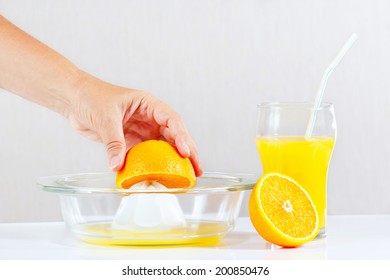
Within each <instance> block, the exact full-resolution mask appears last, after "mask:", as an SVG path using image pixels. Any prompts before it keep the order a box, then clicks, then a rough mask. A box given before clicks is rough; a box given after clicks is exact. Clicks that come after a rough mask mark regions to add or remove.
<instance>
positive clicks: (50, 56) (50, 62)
mask: <svg viewBox="0 0 390 280" xmlns="http://www.w3.org/2000/svg"><path fill="white" fill-rule="evenodd" d="M84 76H85V74H84V73H83V72H82V71H80V70H79V69H78V68H77V67H75V66H74V65H73V64H72V63H71V62H70V61H68V60H67V59H66V58H64V57H63V56H61V55H60V54H58V53H57V52H55V51H54V50H52V49H50V48H49V47H47V46H46V45H44V44H42V43H41V42H39V41H38V40H36V39H34V38H33V37H31V36H29V35H28V34H27V33H25V32H23V31H22V30H20V29H19V28H17V27H16V26H14V25H13V24H12V23H10V22H9V21H7V20H6V19H5V18H4V17H2V16H0V87H1V88H4V89H6V90H8V91H11V92H13V93H15V94H17V95H19V96H22V97H24V98H26V99H29V100H31V101H33V102H35V103H38V104H41V105H43V106H45V107H48V108H49V109H51V110H54V111H56V112H58V113H60V114H62V115H65V116H66V115H67V110H68V107H69V103H70V102H72V101H71V100H72V98H73V96H72V95H76V94H77V88H79V86H80V83H82V80H83V77H84Z"/></svg>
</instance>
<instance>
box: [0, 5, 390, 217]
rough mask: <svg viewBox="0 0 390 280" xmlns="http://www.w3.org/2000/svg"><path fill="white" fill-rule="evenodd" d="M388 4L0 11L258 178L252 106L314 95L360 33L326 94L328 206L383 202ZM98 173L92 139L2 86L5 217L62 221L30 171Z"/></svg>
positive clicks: (378, 208) (206, 153) (227, 166)
mask: <svg viewBox="0 0 390 280" xmlns="http://www.w3.org/2000/svg"><path fill="white" fill-rule="evenodd" d="M389 11H390V2H389V1H386V0H371V1H368V0H367V1H364V0H343V1H341V0H331V1H329V0H318V1H310V0H306V1H304V0H296V1H287V0H285V1H281V0H279V1H276V0H274V1H268V0H235V1H234V0H224V1H220V0H200V1H199V0H187V1H183V0H182V1H180V0H165V1H158V0H147V1H146V0H143V1H135V0H123V1H105V0H99V1H96V0H89V1H86V0H84V1H77V0H57V1H50V0H12V1H6V0H0V13H1V14H2V15H4V16H5V17H7V18H8V19H9V20H11V21H13V22H14V23H15V24H17V25H18V26H19V27H21V28H22V29H24V30H25V31H27V32H29V33H30V34H32V35H33V36H35V37H36V38H38V39H40V40H41V41H43V42H44V43H46V44H48V45H49V46H51V47H52V48H54V49H56V50H57V51H59V52H60V53H62V54H63V55H65V56H66V57H68V58H69V59H70V60H72V61H73V62H74V63H75V64H77V65H78V66H79V67H81V68H82V69H84V70H86V71H88V72H90V73H92V74H94V75H96V76H98V77H100V78H102V79H105V80H107V81H109V82H112V83H117V84H120V85H124V86H127V87H130V88H137V89H143V90H147V91H150V92H151V93H153V94H154V95H156V96H157V97H159V98H161V99H163V100H164V101H166V102H167V103H169V104H170V105H171V106H172V107H174V108H175V109H176V110H177V111H178V112H179V113H180V114H181V115H182V117H183V119H184V121H185V123H186V125H187V127H188V129H189V131H190V132H191V134H192V136H193V137H194V139H195V141H196V143H197V145H198V148H199V152H200V156H201V161H202V163H203V167H204V169H205V170H207V171H224V172H245V173H255V174H257V175H260V174H261V165H260V161H259V158H258V155H257V152H256V148H255V144H254V136H255V119H256V103H259V102H263V101H275V100H279V101H307V100H314V97H315V94H316V90H317V87H318V84H319V81H320V79H321V75H322V72H323V70H324V69H325V68H326V66H327V65H328V63H329V62H330V61H331V59H332V58H333V56H334V55H335V54H336V53H337V51H338V50H339V48H340V47H341V46H342V45H343V43H344V42H345V41H346V40H347V38H348V37H349V36H350V35H351V33H353V32H356V33H357V34H358V35H359V39H358V41H357V43H356V44H355V45H354V46H353V48H352V49H351V50H350V52H349V53H348V54H347V56H346V57H345V59H344V60H343V61H342V63H341V64H340V65H339V67H338V68H337V69H336V70H335V71H334V73H333V75H332V77H331V78H330V80H329V84H328V87H327V90H326V93H325V95H326V97H325V99H326V101H330V102H333V103H334V104H335V110H336V116H337V122H338V139H337V144H336V148H335V151H334V155H333V158H332V163H331V167H330V170H329V182H328V195H329V199H328V209H329V213H330V214H358V213H359V214H361V213H363V214H371V213H379V214H380V213H387V214H389V213H390V203H389V202H388V200H389V198H390V188H389V182H390V172H389V171H390V168H389V164H388V157H389V156H390V146H389V145H388V142H389V140H388V139H389V137H390V125H389V114H390V113H389V110H388V106H389V105H390V102H389V87H388V85H389V80H390V77H389V74H390V71H389V67H390V54H389V50H390V36H389V33H390V17H389ZM0 75H1V72H0ZM105 170H108V167H107V163H106V155H105V152H104V149H103V147H102V146H101V145H100V144H97V143H93V142H90V141H89V140H86V139H84V138H83V137H82V136H79V135H77V134H76V133H75V132H73V130H72V129H71V128H70V126H69V124H68V123H67V121H66V120H65V119H63V118H62V117H60V116H58V115H56V114H55V113H52V112H50V111H48V110H47V109H45V108H42V107H39V106H37V105H35V104H33V103H30V102H28V101H25V100H22V99H21V98H19V97H17V96H15V95H13V94H10V93H7V92H5V91H0V222H9V221H11V222H14V221H15V222H16V221H50V220H58V219H60V212H59V204H58V201H57V198H56V197H55V195H53V194H48V193H44V192H42V191H41V190H39V189H37V187H36V185H35V181H36V179H37V178H38V177H39V176H45V175H54V174H64V173H72V172H87V171H105ZM245 209H246V205H243V212H242V214H244V215H245Z"/></svg>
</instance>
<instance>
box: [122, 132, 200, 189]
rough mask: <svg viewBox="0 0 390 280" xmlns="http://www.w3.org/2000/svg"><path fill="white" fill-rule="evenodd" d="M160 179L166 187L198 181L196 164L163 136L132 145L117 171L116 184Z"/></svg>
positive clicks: (186, 185) (132, 183) (187, 185)
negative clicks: (183, 155) (194, 165)
mask: <svg viewBox="0 0 390 280" xmlns="http://www.w3.org/2000/svg"><path fill="white" fill-rule="evenodd" d="M142 181H150V182H158V183H160V184H163V185H164V186H165V187H167V188H190V187H193V186H194V185H195V183H196V177H195V172H194V168H193V166H192V164H191V161H190V160H189V159H188V158H183V157H181V156H180V154H179V152H178V151H177V149H176V147H174V146H173V145H171V144H169V143H168V142H165V141H162V140H147V141H144V142H141V143H138V144H137V145H135V146H134V147H132V148H131V149H130V150H129V151H128V153H127V155H126V159H125V163H124V166H123V168H122V169H121V170H120V171H118V172H117V174H116V186H117V187H118V188H120V189H128V188H130V187H131V186H132V185H134V184H136V183H139V182H142Z"/></svg>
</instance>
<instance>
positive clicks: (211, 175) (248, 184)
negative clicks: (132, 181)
mask: <svg viewBox="0 0 390 280" xmlns="http://www.w3.org/2000/svg"><path fill="white" fill-rule="evenodd" d="M113 175H114V173H113V172H91V173H73V174H66V175H55V176H45V177H40V178H38V180H37V185H38V187H39V188H41V189H42V190H44V191H47V192H54V193H58V194H122V195H126V194H140V193H148V194H150V193H160V194H161V193H170V194H172V193H174V194H180V193H220V192H232V191H245V190H251V189H253V187H254V185H255V183H256V181H257V179H255V178H256V177H255V175H254V174H247V173H234V174H232V173H224V172H204V173H203V175H202V176H201V177H199V178H202V179H217V180H218V179H219V180H229V181H230V182H231V184H228V185H223V186H195V187H193V188H170V189H159V190H153V191H145V190H140V189H137V190H130V189H118V188H116V187H115V186H111V187H108V186H107V187H82V186H77V185H75V184H74V183H75V182H80V181H81V180H83V179H84V180H86V179H96V178H99V176H100V177H103V176H113ZM72 182H73V183H72ZM225 184H226V183H225Z"/></svg>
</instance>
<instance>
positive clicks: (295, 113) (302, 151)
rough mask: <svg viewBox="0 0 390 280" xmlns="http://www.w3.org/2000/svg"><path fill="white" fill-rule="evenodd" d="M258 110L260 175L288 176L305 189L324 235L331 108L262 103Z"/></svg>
mask: <svg viewBox="0 0 390 280" xmlns="http://www.w3.org/2000/svg"><path fill="white" fill-rule="evenodd" d="M257 110H258V116H257V131H256V146H257V149H258V152H259V154H260V158H261V163H262V167H263V172H264V173H269V172H278V173H281V174H284V175H287V176H289V177H291V178H293V179H294V180H295V181H296V182H298V183H299V184H300V185H301V186H302V187H303V188H305V190H306V191H307V193H308V194H309V195H310V197H311V199H312V200H313V203H314V205H315V207H316V209H317V212H318V217H319V226H320V232H319V234H318V236H319V237H323V236H326V213H327V211H326V185H327V174H328V166H329V162H330V158H331V155H332V151H333V147H334V145H335V140H336V132H337V128H336V119H335V114H334V109H333V105H332V104H331V103H322V105H321V106H320V107H318V108H314V107H313V106H312V105H311V104H309V103H292V102H285V103H283V102H274V103H261V104H259V105H258V106H257ZM311 121H314V123H313V124H314V126H313V129H312V132H311V133H310V135H309V134H307V132H306V131H307V129H308V125H309V123H310V122H311Z"/></svg>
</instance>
